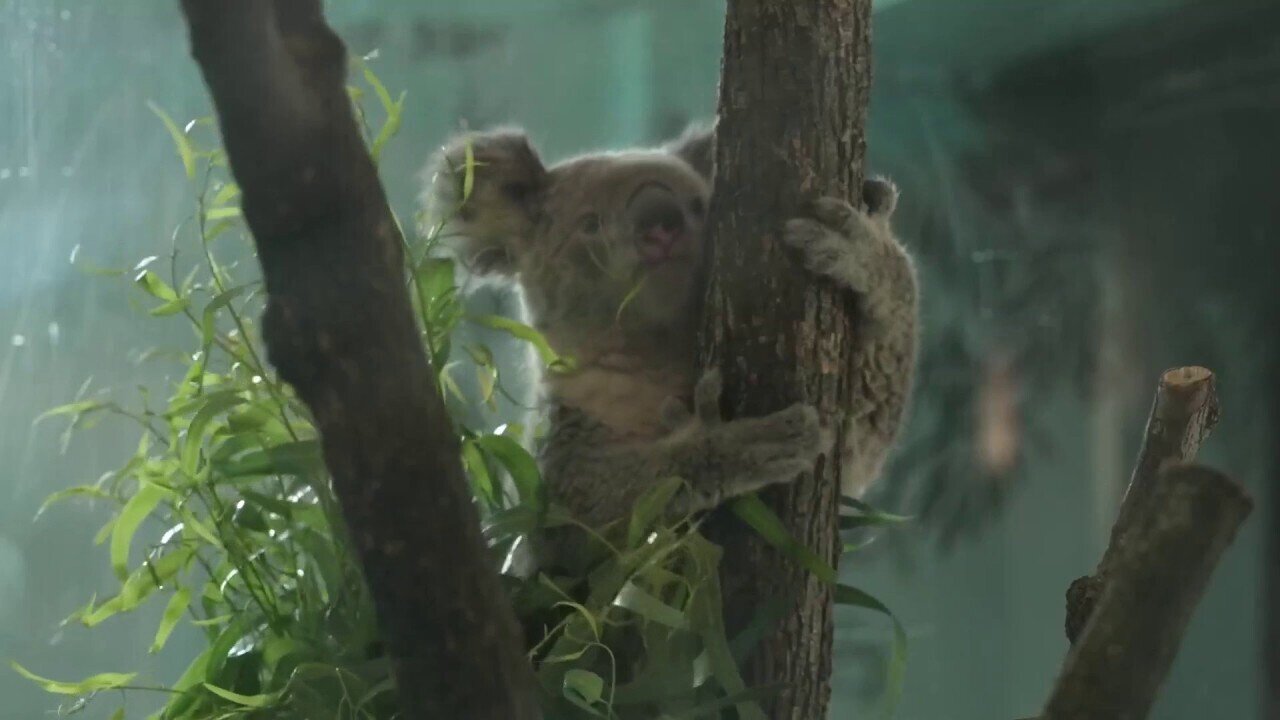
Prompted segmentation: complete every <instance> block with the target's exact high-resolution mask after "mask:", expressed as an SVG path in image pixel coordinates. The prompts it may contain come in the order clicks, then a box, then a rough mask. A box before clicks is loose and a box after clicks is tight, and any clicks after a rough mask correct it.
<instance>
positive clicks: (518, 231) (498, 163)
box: [432, 132, 711, 352]
mask: <svg viewBox="0 0 1280 720" xmlns="http://www.w3.org/2000/svg"><path fill="white" fill-rule="evenodd" d="M468 141H469V143H470V147H471V153H472V156H473V158H474V166H473V174H472V185H471V193H470V195H469V196H468V197H467V198H466V199H465V201H462V200H461V196H462V186H463V184H464V182H465V180H464V179H465V169H464V168H465V165H466V161H465V156H466V147H467V142H468ZM710 142H711V139H710V134H709V133H706V134H702V135H696V136H689V137H687V138H686V139H685V140H683V141H682V142H681V143H680V144H678V145H675V146H673V147H672V148H670V149H668V150H655V151H636V152H623V153H608V154H594V155H587V156H583V157H578V158H574V159H571V160H567V161H565V162H563V163H560V164H558V165H555V166H553V167H551V168H545V167H544V166H543V165H542V163H541V162H540V161H539V160H538V157H537V155H536V154H535V153H534V151H533V150H532V148H531V147H530V145H529V143H528V140H527V139H526V138H525V137H524V136H523V135H522V134H519V133H514V132H495V133H485V134H478V135H472V136H470V137H469V138H463V139H460V140H457V141H455V142H454V143H453V144H452V145H451V146H450V147H448V148H446V150H445V153H444V155H443V157H442V158H441V163H440V164H439V165H438V166H437V171H436V177H435V179H434V185H435V187H434V190H433V198H432V199H433V201H434V202H435V208H436V212H443V213H446V214H447V213H448V212H449V209H450V208H457V210H456V214H455V215H454V219H453V221H452V222H451V223H450V227H449V230H448V232H450V233H454V234H456V235H457V237H458V240H459V241H458V242H456V243H455V246H456V247H458V248H459V249H460V250H461V256H462V258H463V261H464V264H466V265H467V266H469V267H471V268H472V270H473V271H476V272H480V273H503V274H507V275H510V276H514V277H516V278H518V280H519V282H520V283H521V285H522V286H523V288H524V292H525V298H526V301H527V303H528V305H529V309H530V311H531V313H532V315H533V319H534V322H535V323H536V324H537V325H538V327H539V329H540V330H542V331H543V332H544V333H546V334H547V335H548V337H549V338H551V339H552V342H553V343H557V344H559V345H561V346H562V347H560V348H559V349H561V350H562V351H569V352H572V351H573V350H574V348H573V347H563V346H565V345H569V346H575V345H579V344H581V343H582V342H583V341H584V340H585V339H586V338H589V337H595V338H598V337H604V336H609V335H611V334H615V332H616V331H621V332H622V333H623V334H624V335H629V334H634V333H644V334H655V333H656V334H659V335H662V334H666V333H667V332H669V331H672V330H677V329H679V328H683V327H685V326H686V325H687V324H688V323H689V322H690V321H691V319H692V316H693V314H694V308H695V307H696V303H697V300H698V293H700V291H701V277H702V269H703V265H704V260H705V256H706V248H705V235H706V233H705V222H706V211H707V202H708V199H709V195H710V191H711V189H710V185H709V180H708V178H707V175H708V174H709V172H708V168H706V167H705V162H704V161H705V159H706V158H709V157H710V150H709V143H710ZM698 166H701V167H698Z"/></svg>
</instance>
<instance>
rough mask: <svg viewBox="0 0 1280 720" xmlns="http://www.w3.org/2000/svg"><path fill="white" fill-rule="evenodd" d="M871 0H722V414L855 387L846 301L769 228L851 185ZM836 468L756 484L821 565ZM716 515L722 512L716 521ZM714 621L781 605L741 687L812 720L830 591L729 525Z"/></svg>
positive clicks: (723, 537) (850, 194)
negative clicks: (783, 482)
mask: <svg viewBox="0 0 1280 720" xmlns="http://www.w3.org/2000/svg"><path fill="white" fill-rule="evenodd" d="M870 18H871V1H870V0H731V1H730V2H729V5H728V15H727V18H726V21H725V32H724V64H723V68H722V77H721V86H720V101H719V125H718V128H717V142H716V181H715V196H714V198H713V199H712V202H711V227H712V237H713V248H714V251H713V260H712V267H711V277H710V282H709V288H708V295H707V308H706V312H705V318H706V319H705V324H704V332H703V340H702V347H703V362H704V364H705V365H715V366H718V367H720V368H721V370H722V372H723V374H724V378H725V391H726V392H725V396H726V398H727V399H728V401H729V402H731V403H732V407H727V408H725V410H726V411H727V412H728V413H729V414H730V415H738V416H742V415H760V414H764V413H766V412H771V411H776V410H778V409H781V408H783V407H785V406H786V405H788V404H790V403H792V402H795V401H797V400H805V401H808V402H812V403H816V404H817V405H818V407H819V408H820V409H822V410H825V411H834V410H835V409H836V408H838V407H841V406H842V405H846V404H847V401H848V400H849V399H850V397H851V396H852V394H853V393H854V392H855V390H856V388H855V387H854V386H853V383H854V382H856V378H855V376H854V373H851V372H848V371H847V370H848V368H849V367H850V363H851V362H852V357H853V352H854V343H855V340H856V336H857V332H858V329H857V328H856V327H853V324H852V317H853V316H852V313H851V312H850V310H851V307H850V305H849V304H848V303H849V302H850V299H849V298H848V297H847V296H844V295H842V294H840V293H837V292H835V291H834V289H833V288H832V287H828V286H827V285H826V284H825V283H820V282H816V281H815V280H814V279H813V278H812V277H809V276H806V275H805V274H804V273H803V272H802V270H801V269H800V267H799V265H798V263H797V262H796V260H795V259H794V257H793V256H792V255H791V254H789V253H788V252H787V251H786V250H784V247H783V245H782V244H781V242H780V241H779V239H778V232H779V230H780V229H781V226H782V223H783V221H784V220H786V219H787V218H788V217H793V216H796V215H798V214H800V213H799V210H800V208H801V203H802V202H803V200H805V199H808V198H810V197H813V196H816V195H833V196H839V197H845V198H851V199H854V200H855V201H856V200H858V199H859V198H860V196H861V193H860V192H859V188H860V187H861V184H862V161H863V155H864V148H865V144H864V139H863V128H864V125H865V118H866V107H867V100H868V96H869V91H870V83H871V71H870V59H871V53H870V36H869V32H870ZM838 477H839V468H838V467H836V462H835V461H834V458H828V459H826V460H824V461H823V462H821V463H819V465H818V467H817V468H816V469H815V471H814V472H813V474H811V475H806V476H804V477H802V478H800V479H799V480H798V481H797V482H795V483H794V484H792V485H789V486H787V487H782V488H776V489H773V490H771V491H769V492H766V493H764V495H763V497H764V499H765V501H766V502H767V503H768V504H769V505H770V506H771V507H772V508H773V509H774V510H775V511H776V512H777V513H778V515H779V516H780V517H781V518H782V520H783V522H784V523H785V524H786V526H787V528H788V529H789V530H790V531H791V533H792V534H793V535H794V536H795V537H796V538H797V539H799V540H800V541H801V542H803V543H804V544H806V545H807V546H809V547H810V548H811V549H813V550H814V551H815V552H816V553H817V554H818V555H819V556H820V557H822V558H823V559H824V560H826V561H827V562H829V563H831V564H832V565H834V564H835V563H836V560H837V555H838V547H839V533H838V525H837V513H838V500H839V498H838V487H839V482H838ZM721 520H724V519H723V518H721ZM713 536H714V537H715V539H716V540H717V541H718V542H720V543H722V544H723V545H724V546H725V547H726V552H725V555H724V566H723V577H724V581H725V598H726V599H725V606H726V613H727V615H726V621H727V623H728V626H729V628H730V629H731V630H732V629H733V628H741V627H742V626H743V625H744V624H745V623H746V622H747V621H748V620H749V619H750V616H751V613H752V612H753V611H754V610H755V608H757V607H758V606H759V605H760V602H761V600H762V599H763V598H784V599H786V600H787V601H788V602H789V605H788V607H787V609H786V611H785V614H784V616H783V618H782V620H781V622H780V624H779V625H778V627H777V629H776V630H775V631H774V632H773V633H772V634H771V635H769V636H768V637H766V638H765V639H764V641H763V642H762V643H761V644H760V645H759V646H758V647H757V649H756V650H755V651H754V653H753V655H752V657H751V658H750V660H749V661H748V666H747V668H746V676H747V681H748V683H749V684H751V685H755V686H764V685H770V686H772V685H781V686H782V688H783V689H782V690H781V691H780V692H779V693H778V694H777V695H776V696H774V697H773V698H772V699H770V700H767V701H765V703H764V705H765V710H766V712H767V713H768V714H769V715H770V716H771V717H775V718H794V719H795V720H813V719H814V718H822V717H826V711H827V704H828V701H829V699H830V695H831V687H830V676H831V659H832V635H833V632H834V620H833V613H832V589H831V588H830V587H829V586H826V585H825V584H823V583H821V582H819V581H818V580H817V579H816V578H814V577H813V576H812V575H811V574H810V573H809V572H807V571H806V570H804V569H803V568H801V567H800V566H799V565H797V564H796V563H794V562H791V561H790V560H788V559H787V558H785V557H783V556H781V555H780V554H779V553H778V552H776V551H774V550H772V549H771V548H769V547H767V546H766V545H765V544H764V543H763V542H762V541H760V540H759V539H758V537H756V535H755V533H754V532H752V531H751V530H748V529H746V528H744V527H742V526H741V525H736V524H735V523H732V522H720V523H717V526H716V527H715V528H714V529H713Z"/></svg>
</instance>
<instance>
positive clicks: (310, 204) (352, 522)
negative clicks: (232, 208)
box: [182, 0, 538, 720]
mask: <svg viewBox="0 0 1280 720" xmlns="http://www.w3.org/2000/svg"><path fill="white" fill-rule="evenodd" d="M182 8H183V11H184V13H185V15H186V19H187V24H188V27H189V29H190V34H191V45H192V54H193V55H194V57H195V59H196V62H197V63H198V64H199V66H200V69H201V71H202V72H203V75H204V79H205V82H206V83H207V85H208V87H209V90H210V92H211V94H212V96H213V102H214V106H215V108H216V110H217V115H218V119H219V122H220V126H221V129H222V136H223V141H224V144H225V146H226V150H227V156H228V158H229V160H230V164H231V170H232V172H233V174H234V175H235V178H236V180H237V182H238V183H239V184H240V187H241V189H242V191H243V211H244V217H245V220H246V221H247V222H248V225H249V228H250V230H251V231H252V232H253V236H254V240H255V243H256V245H257V250H258V258H259V260H260V262H261V264H262V270H263V275H264V278H265V283H266V288H267V297H268V300H267V311H266V316H265V318H264V321H263V334H264V336H265V341H266V344H267V349H268V352H269V354H270V359H271V361H272V363H273V364H274V365H275V366H276V368H277V370H278V371H279V373H280V376H281V378H283V379H284V380H285V381H287V382H288V383H290V384H291V385H292V386H293V387H294V389H295V390H296V391H297V392H298V395H299V396H300V397H301V398H302V400H303V401H304V402H305V403H306V404H307V407H308V408H310V410H311V412H312V414H313V415H314V417H315V421H316V425H317V427H318V428H319V431H320V437H321V441H322V445H323V449H324V457H325V462H326V464H327V465H328V467H329V469H330V471H331V472H332V475H333V481H334V486H335V489H336V491H337V495H338V498H339V500H340V502H341V504H342V511H343V517H344V519H345V521H346V524H347V526H348V528H349V530H350V535H351V537H352V539H353V541H354V543H355V547H356V551H357V553H358V556H359V559H360V561H361V564H362V566H363V568H364V572H365V576H366V578H367V580H368V583H369V587H370V590H371V592H372V595H373V599H374V603H375V606H376V609H377V613H378V619H379V623H380V625H381V628H382V633H383V637H384V639H385V642H386V647H387V652H388V654H389V655H390V657H391V658H392V660H393V663H394V672H395V676H396V680H397V681H398V686H399V689H400V698H401V705H402V708H403V713H404V714H403V717H405V718H412V719H413V720H418V719H419V718H477V719H485V718H493V719H494V720H512V719H517V720H519V719H524V718H535V717H537V715H538V712H537V709H536V704H535V702H534V695H533V685H532V677H531V672H530V668H529V665H528V662H527V661H526V660H525V658H524V656H523V653H522V642H521V638H520V634H519V631H518V627H517V623H516V619H515V616H514V614H513V612H512V610H511V607H510V604H509V602H508V600H507V598H506V596H505V594H504V592H503V590H502V588H501V586H500V584H499V580H498V576H497V574H496V571H495V570H494V569H493V566H492V564H491V563H490V562H489V561H488V559H487V558H486V551H485V548H484V544H483V542H482V539H481V535H480V529H479V518H478V516H477V514H476V511H475V509H474V508H473V507H472V504H471V495H470V493H469V492H468V490H467V486H466V481H465V478H464V476H463V471H462V467H461V465H460V464H459V449H458V446H457V439H456V438H455V437H454V434H453V430H452V427H451V425H450V421H449V417H448V415H447V414H446V412H445V408H444V405H443V403H442V400H441V398H440V396H439V394H438V391H437V389H436V385H435V382H434V381H433V379H432V377H433V376H432V373H431V368H430V367H429V365H428V362H427V358H426V356H425V354H424V352H423V349H422V345H421V343H420V341H419V339H418V332H417V327H416V324H415V320H414V316H413V311H412V306H411V305H410V300H409V295H408V293H407V290H406V287H405V282H404V267H403V258H402V247H401V242H402V240H401V237H400V234H399V231H398V230H397V227H396V224H395V222H394V220H393V218H392V215H391V211H390V209H389V208H388V206H387V200H386V196H385V193H384V192H383V189H382V186H381V184H380V183H379V180H378V176H377V171H376V169H375V168H374V165H373V162H372V160H371V159H370V157H369V154H368V152H367V151H366V148H365V145H364V143H363V141H362V139H361V136H360V133H359V130H358V128H357V125H356V122H355V120H354V117H353V114H352V109H351V105H350V101H349V99H348V97H347V94H346V89H345V87H344V82H345V76H346V69H347V63H346V50H345V48H344V46H343V44H342V42H341V41H340V40H339V39H338V37H337V36H336V35H335V34H334V33H333V31H332V30H330V28H329V27H328V25H327V24H326V23H325V20H324V17H323V14H322V11H321V4H320V2H319V0H183V3H182Z"/></svg>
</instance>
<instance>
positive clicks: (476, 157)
mask: <svg viewBox="0 0 1280 720" xmlns="http://www.w3.org/2000/svg"><path fill="white" fill-rule="evenodd" d="M468 148H470V155H471V159H472V162H471V164H470V187H469V188H468V180H467V178H468V162H467V155H468ZM424 175H425V178H424V179H425V180H426V183H427V187H426V190H425V192H424V193H423V198H422V199H423V204H424V205H425V207H426V210H427V216H428V222H431V223H436V222H440V221H441V220H443V221H445V233H446V234H447V235H449V236H451V237H449V238H448V239H447V243H448V244H449V245H450V246H451V247H452V248H453V250H454V251H455V252H456V253H457V255H458V258H459V259H460V260H461V261H462V263H463V264H464V265H465V266H466V267H467V268H468V269H470V270H471V271H472V272H475V273H479V274H488V273H502V274H509V273H512V272H514V271H515V267H516V261H517V259H518V257H519V256H520V254H521V253H522V252H524V251H525V250H526V249H527V247H528V244H529V242H530V236H531V235H532V233H533V229H534V225H535V224H536V223H537V221H538V215H539V213H540V212H541V202H542V197H543V195H544V191H545V189H546V184H547V169H546V167H545V166H544V165H543V164H542V160H540V159H539V158H538V153H537V152H535V151H534V149H533V146H532V145H531V144H530V143H529V138H528V136H526V135H525V134H524V133H523V132H522V131H520V130H516V129H499V130H491V131H488V132H473V133H464V134H462V135H459V136H457V137H454V138H453V139H451V140H450V141H449V142H448V143H446V144H445V146H444V147H443V148H441V150H440V152H438V153H436V155H435V157H433V158H432V161H431V163H430V164H429V165H428V166H427V170H426V171H425V173H424ZM468 189H469V190H470V192H468Z"/></svg>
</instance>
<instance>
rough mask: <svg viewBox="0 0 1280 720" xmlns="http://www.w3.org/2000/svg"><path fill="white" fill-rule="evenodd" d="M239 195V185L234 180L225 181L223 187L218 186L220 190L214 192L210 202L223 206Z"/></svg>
mask: <svg viewBox="0 0 1280 720" xmlns="http://www.w3.org/2000/svg"><path fill="white" fill-rule="evenodd" d="M238 197H240V186H239V185H237V184H235V183H233V182H228V183H223V185H222V187H220V188H218V192H217V193H215V194H214V196H213V199H212V200H210V201H209V204H210V205H212V206H213V207H221V206H223V205H226V204H227V203H229V202H231V201H232V200H234V199H236V198H238Z"/></svg>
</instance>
